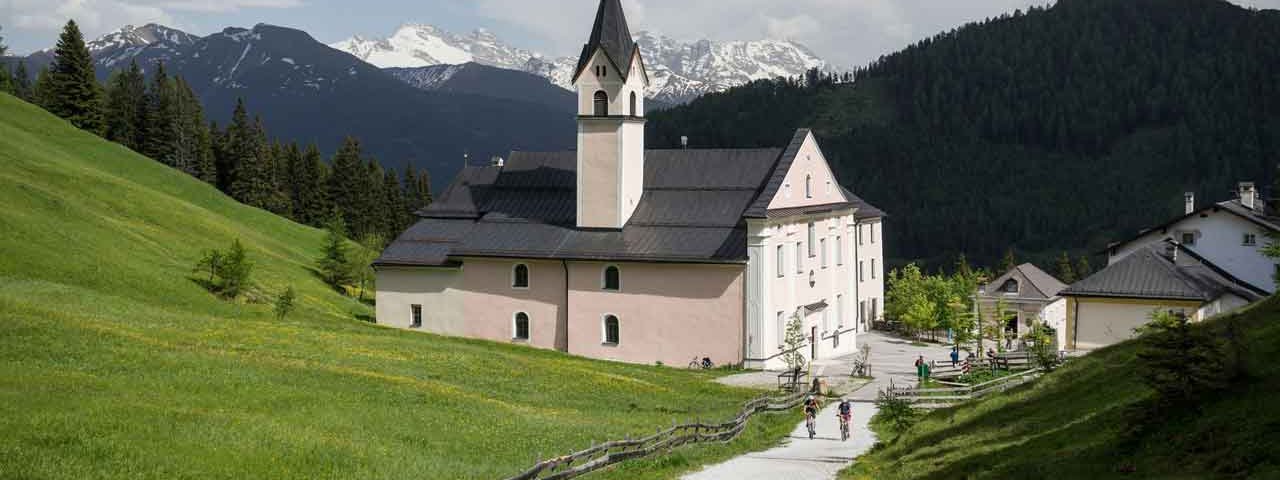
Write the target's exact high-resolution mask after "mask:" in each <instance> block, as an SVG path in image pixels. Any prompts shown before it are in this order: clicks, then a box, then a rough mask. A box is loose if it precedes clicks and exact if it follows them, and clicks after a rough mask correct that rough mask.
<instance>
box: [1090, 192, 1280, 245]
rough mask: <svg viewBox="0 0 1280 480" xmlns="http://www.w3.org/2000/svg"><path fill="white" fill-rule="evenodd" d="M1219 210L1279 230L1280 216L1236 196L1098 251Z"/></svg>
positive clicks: (1145, 230)
mask: <svg viewBox="0 0 1280 480" xmlns="http://www.w3.org/2000/svg"><path fill="white" fill-rule="evenodd" d="M1259 201H1261V200H1259ZM1219 210H1221V211H1225V212H1227V213H1230V214H1232V215H1235V216H1237V217H1240V218H1243V219H1245V220H1248V221H1250V222H1252V223H1254V224H1255V225H1258V226H1260V227H1262V228H1265V229H1267V230H1270V231H1272V232H1280V218H1277V217H1274V216H1271V215H1268V214H1267V213H1266V212H1265V211H1258V210H1254V209H1250V208H1246V207H1245V206H1244V204H1242V203H1240V199H1238V198H1237V199H1234V200H1227V201H1224V202H1218V203H1215V204H1211V205H1208V206H1206V207H1204V208H1201V209H1198V210H1196V211H1194V212H1191V213H1188V214H1186V215H1182V216H1180V217H1177V218H1174V219H1172V220H1169V221H1167V222H1164V223H1162V224H1160V225H1157V226H1154V227H1151V228H1148V229H1144V230H1142V231H1140V232H1138V234H1137V235H1134V236H1132V237H1130V238H1128V239H1125V240H1123V241H1119V242H1115V243H1112V244H1110V245H1107V250H1105V251H1103V252H1099V253H1110V251H1111V250H1112V249H1115V248H1119V247H1122V246H1124V245H1128V244H1129V243H1132V242H1133V241H1135V240H1138V239H1140V238H1142V237H1144V236H1146V235H1147V234H1149V233H1151V232H1154V231H1157V230H1164V229H1167V228H1169V227H1171V226H1173V225H1174V224H1176V223H1179V222H1181V221H1183V220H1186V219H1188V218H1191V217H1195V216H1197V215H1202V214H1204V213H1206V212H1217V211H1219Z"/></svg>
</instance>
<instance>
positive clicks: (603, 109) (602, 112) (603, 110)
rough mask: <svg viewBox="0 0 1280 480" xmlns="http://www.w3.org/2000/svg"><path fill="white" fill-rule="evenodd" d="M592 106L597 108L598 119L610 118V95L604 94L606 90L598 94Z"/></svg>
mask: <svg viewBox="0 0 1280 480" xmlns="http://www.w3.org/2000/svg"><path fill="white" fill-rule="evenodd" d="M592 104H593V105H594V107H595V108H594V115H595V116H597V117H607V116H609V94H607V93H604V90H600V91H597V92H596V96H595V101H594V102H592Z"/></svg>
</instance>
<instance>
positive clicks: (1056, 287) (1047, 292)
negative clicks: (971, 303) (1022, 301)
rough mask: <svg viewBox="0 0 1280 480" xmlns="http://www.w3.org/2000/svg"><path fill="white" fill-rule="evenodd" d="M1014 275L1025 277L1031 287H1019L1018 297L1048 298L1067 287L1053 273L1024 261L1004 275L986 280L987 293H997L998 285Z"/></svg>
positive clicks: (1000, 285)
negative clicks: (1026, 288)
mask: <svg viewBox="0 0 1280 480" xmlns="http://www.w3.org/2000/svg"><path fill="white" fill-rule="evenodd" d="M1015 275H1018V276H1021V277H1022V278H1023V279H1025V280H1026V283H1027V284H1030V286H1031V289H1032V291H1031V292H1028V291H1026V290H1025V289H1022V288H1019V290H1018V296H1019V297H1023V298H1038V299H1044V300H1048V299H1051V298H1053V297H1056V296H1058V293H1059V292H1061V291H1062V290H1063V289H1065V288H1067V284H1065V283H1062V281H1060V280H1058V279H1057V278H1054V276H1053V275H1049V274H1048V273H1045V271H1044V270H1041V269H1040V267H1037V266H1035V265H1032V264H1030V263H1024V264H1022V265H1018V266H1016V267H1013V270H1009V271H1007V272H1005V273H1004V275H1001V276H999V277H996V278H995V279H994V280H992V281H990V282H988V283H987V284H986V292H987V294H988V295H995V294H997V293H999V292H1000V287H1002V286H1004V283H1005V282H1007V281H1009V279H1010V278H1013V277H1014V276H1015ZM1027 293H1032V294H1033V295H1027Z"/></svg>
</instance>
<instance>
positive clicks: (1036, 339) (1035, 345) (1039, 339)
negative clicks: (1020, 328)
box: [1022, 321, 1058, 371]
mask: <svg viewBox="0 0 1280 480" xmlns="http://www.w3.org/2000/svg"><path fill="white" fill-rule="evenodd" d="M1022 340H1023V341H1024V342H1025V343H1026V344H1027V351H1028V352H1029V353H1030V354H1031V360H1032V361H1033V362H1035V363H1036V366H1038V367H1040V368H1043V369H1044V370H1045V371H1050V370H1053V369H1054V367H1056V366H1058V352H1057V350H1055V349H1054V348H1053V332H1052V330H1051V329H1050V328H1049V326H1048V325H1045V324H1044V323H1043V322H1040V321H1036V322H1034V323H1032V325H1031V330H1030V331H1028V332H1027V334H1026V335H1025V336H1023V337H1022Z"/></svg>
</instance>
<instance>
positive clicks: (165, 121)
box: [141, 62, 182, 168]
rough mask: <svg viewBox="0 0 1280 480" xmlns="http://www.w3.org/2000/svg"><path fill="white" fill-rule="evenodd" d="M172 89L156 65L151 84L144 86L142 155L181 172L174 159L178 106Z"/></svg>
mask: <svg viewBox="0 0 1280 480" xmlns="http://www.w3.org/2000/svg"><path fill="white" fill-rule="evenodd" d="M176 90H177V89H176V87H175V86H174V83H173V81H172V80H171V79H170V78H169V75H168V73H166V72H165V70H164V63H162V62H156V67H155V72H154V73H152V75H151V83H150V84H149V85H148V86H147V94H146V114H145V118H146V120H145V123H144V124H143V125H144V126H143V129H142V130H143V132H144V136H143V138H142V142H141V143H142V145H141V147H142V151H141V153H142V154H143V155H146V156H148V157H151V159H153V160H156V161H158V162H160V163H163V164H165V165H168V166H170V167H176V168H181V167H182V165H180V164H179V162H178V157H177V148H176V147H177V141H178V104H177V103H178V102H177V98H176V97H177V95H176V93H175V91H176Z"/></svg>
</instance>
